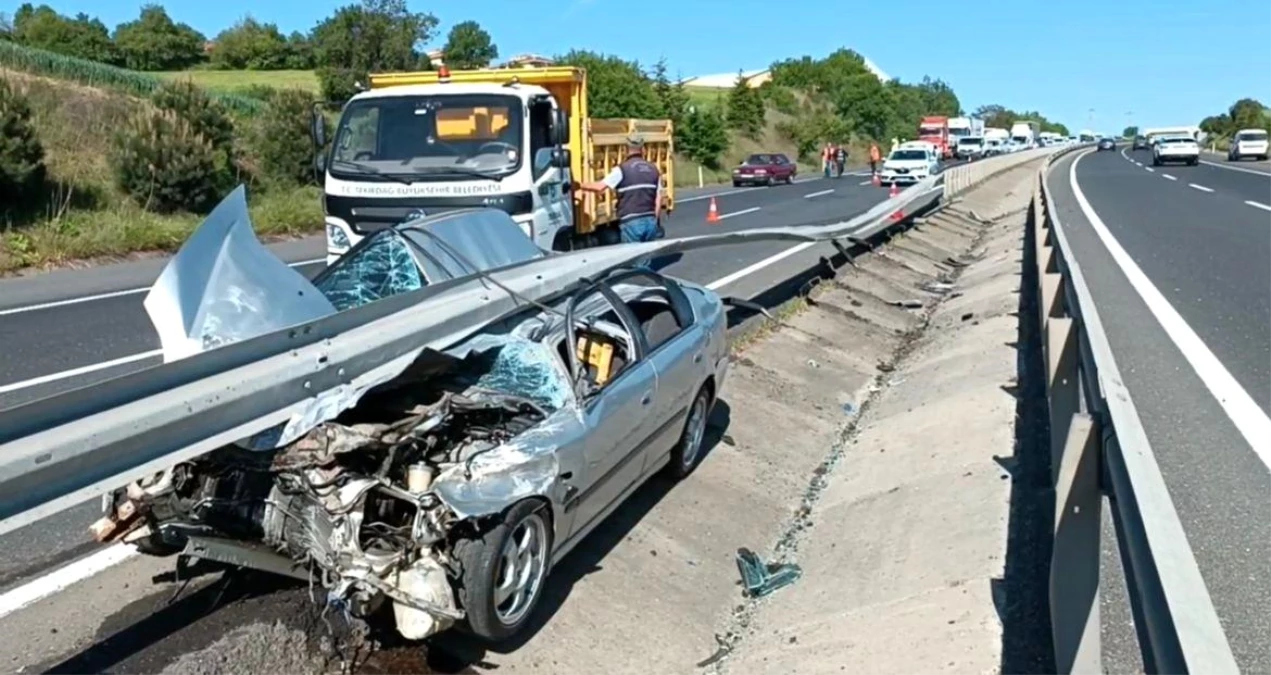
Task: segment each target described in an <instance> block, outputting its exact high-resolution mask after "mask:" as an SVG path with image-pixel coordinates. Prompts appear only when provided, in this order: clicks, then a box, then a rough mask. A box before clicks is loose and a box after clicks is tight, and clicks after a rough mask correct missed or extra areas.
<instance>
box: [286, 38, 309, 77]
mask: <svg viewBox="0 0 1271 675" xmlns="http://www.w3.org/2000/svg"><path fill="white" fill-rule="evenodd" d="M286 67H287V69H288V70H312V69H313V43H312V42H310V41H309V38H308V37H307V36H306V35H305V34H304V33H301V32H299V31H293V32H292V33H291V35H288V36H287V65H286Z"/></svg>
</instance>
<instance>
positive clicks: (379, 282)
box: [313, 230, 425, 312]
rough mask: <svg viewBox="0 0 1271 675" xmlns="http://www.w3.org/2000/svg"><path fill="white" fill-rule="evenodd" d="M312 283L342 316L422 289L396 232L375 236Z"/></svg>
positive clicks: (420, 277)
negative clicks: (379, 301)
mask: <svg viewBox="0 0 1271 675" xmlns="http://www.w3.org/2000/svg"><path fill="white" fill-rule="evenodd" d="M313 283H314V285H315V286H317V287H318V290H319V291H322V294H323V295H325V296H326V297H327V299H328V300H330V301H331V304H332V305H334V306H335V308H336V310H338V311H341V312H343V311H344V310H346V309H353V308H354V307H361V306H362V305H365V304H368V303H372V302H375V301H376V300H382V299H384V298H388V297H392V296H394V295H400V294H402V293H409V292H411V291H417V290H419V289H421V288H423V287H424V285H425V281H424V277H423V275H422V274H421V273H420V271H419V265H418V264H416V262H415V256H414V255H412V254H411V251H410V245H409V244H407V243H406V241H405V240H403V239H402V236H401V234H399V233H398V232H397V231H396V230H383V231H381V232H380V233H378V234H376V235H375V236H374V237H373V238H372V239H371V240H370V241H368V242H367V243H366V245H365V246H363V247H362V248H358V249H355V250H353V251H351V252H349V253H348V254H347V255H345V256H344V257H342V258H340V259H339V260H337V261H336V262H335V264H333V265H332V266H331V267H329V268H327V270H326V271H325V272H323V273H322V274H321V275H319V276H318V278H316V279H314V282H313Z"/></svg>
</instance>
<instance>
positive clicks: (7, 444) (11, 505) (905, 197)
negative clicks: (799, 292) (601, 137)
mask: <svg viewBox="0 0 1271 675" xmlns="http://www.w3.org/2000/svg"><path fill="white" fill-rule="evenodd" d="M1047 152H1050V151H1049V150H1034V151H1026V152H1020V153H1015V154H1012V155H1005V156H1001V157H993V158H989V159H985V160H981V161H979V162H974V163H971V164H967V165H962V166H958V167H954V168H952V169H949V170H948V171H945V172H943V173H941V174H939V175H937V176H935V177H932V178H929V179H927V180H924V181H920V182H919V183H918V184H916V185H913V186H911V187H910V188H908V189H906V190H905V191H903V192H902V193H900V194H899V195H897V196H896V197H895V198H891V199H887V200H885V201H883V202H881V203H880V204H878V205H876V206H875V207H873V208H871V209H869V210H868V211H866V212H865V213H863V214H861V215H859V216H857V217H855V218H852V219H850V220H847V221H844V222H842V223H836V224H832V225H822V226H796V227H770V228H758V229H752V230H744V231H737V232H728V233H723V234H718V235H705V236H700V237H687V238H682V239H671V240H663V241H659V242H652V243H646V244H628V245H623V246H611V247H604V248H599V249H587V250H585V251H577V252H573V253H568V254H563V255H558V256H551V257H549V258H547V259H543V260H538V261H532V262H528V263H523V264H519V265H513V266H509V267H507V268H504V269H500V270H494V271H492V272H490V273H489V274H488V275H486V276H484V277H470V278H465V279H457V280H454V281H450V282H445V283H441V284H437V285H433V286H428V287H426V288H424V289H422V290H419V291H416V292H414V293H408V294H404V295H399V296H395V297H392V298H387V299H385V300H381V301H379V302H375V303H372V304H370V305H366V306H363V307H359V308H357V309H353V310H349V311H345V312H340V313H338V314H335V315H331V316H327V317H324V318H321V319H317V320H314V321H310V322H306V323H303V324H299V325H296V326H293V327H291V328H288V329H284V330H280V331H276V332H274V333H270V334H267V335H261V336H258V337H256V338H253V339H250V340H246V341H244V342H239V343H235V344H230V345H228V346H224V347H221V348H218V349H214V350H211V351H208V352H204V353H201V354H196V355H194V356H192V357H189V358H185V359H181V360H179V361H175V362H172V363H166V364H163V365H160V366H156V367H153V368H147V369H145V370H142V371H138V372H135V373H132V374H129V375H125V376H122V377H119V378H116V379H113V380H109V381H107V382H104V383H101V384H98V385H95V386H91V387H86V388H83V389H77V390H72V391H69V392H66V393H63V394H59V395H56V396H53V397H50V398H46V399H41V400H38V401H34V402H32V403H28V404H26V405H22V406H18V407H16V408H10V409H8V410H3V411H0V534H3V533H5V532H9V531H12V530H14V529H17V528H19V527H22V526H24V525H27V524H30V523H32V522H34V521H36V520H39V519H40V518H43V517H46V516H48V515H51V514H53V513H56V512H58V511H61V510H64V509H67V508H70V507H71V506H74V505H75V504H78V503H80V502H82V501H84V500H86V499H90V498H92V497H96V496H99V495H101V494H104V493H106V492H109V491H110V490H113V489H117V488H119V487H121V486H123V485H126V484H127V483H129V482H131V481H133V480H136V479H138V478H141V477H143V476H145V475H148V474H150V473H154V472H156V471H160V470H162V469H164V468H165V467H167V466H170V465H171V464H174V463H177V462H180V461H184V460H187V459H189V458H191V457H195V456H198V455H200V454H202V453H205V452H207V451H210V450H212V449H213V448H216V447H219V446H221V445H225V444H227V443H230V442H233V441H235V440H238V439H242V438H246V437H248V436H251V435H253V434H256V433H259V432H261V431H264V430H266V429H269V428H271V427H274V426H276V425H278V424H280V423H282V422H284V421H286V420H288V419H291V418H293V417H294V416H296V415H298V414H302V413H301V412H298V411H301V410H302V409H303V408H304V407H305V406H306V404H309V403H312V402H313V401H315V400H321V399H323V398H324V397H329V396H341V395H345V394H347V393H348V392H349V391H351V390H352V391H356V390H358V389H359V388H360V387H365V386H367V384H366V383H367V382H369V381H371V380H373V379H375V377H376V374H377V373H382V372H383V369H392V368H394V367H401V366H402V364H403V363H405V362H410V361H412V360H414V358H415V357H416V356H417V355H418V354H419V353H420V351H422V350H423V349H425V348H429V347H438V346H440V345H446V344H453V343H455V342H457V341H458V340H460V339H462V338H463V337H466V336H467V335H471V334H472V333H474V332H476V331H477V330H479V329H480V328H481V327H482V326H484V325H486V324H488V323H490V322H492V321H495V320H498V319H500V318H503V317H506V316H509V315H511V314H512V313H514V312H516V311H519V310H520V309H522V308H523V307H524V302H525V301H526V300H531V301H535V302H544V301H547V300H549V299H550V298H553V297H558V296H559V295H561V294H563V293H566V292H568V291H569V290H570V289H571V288H573V287H574V286H575V285H576V284H578V283H579V282H580V279H584V278H586V277H592V276H595V275H598V274H602V273H604V272H605V271H607V270H610V269H613V268H615V267H618V266H621V265H625V264H630V263H632V262H634V261H636V260H639V259H642V258H648V257H651V256H657V255H667V254H672V253H676V252H682V251H688V250H693V249H696V248H702V247H705V246H716V245H723V244H733V243H747V242H752V241H774V240H787V241H813V242H815V241H831V242H835V243H836V244H838V241H839V240H840V239H843V238H847V239H853V240H860V239H864V238H868V237H871V236H873V235H875V234H877V233H879V232H881V231H883V230H887V229H890V228H893V227H896V226H898V225H903V224H904V223H905V222H907V221H908V220H909V219H911V218H912V217H913V216H914V215H915V214H917V213H921V212H923V211H925V210H927V209H929V208H930V207H931V206H932V205H933V204H935V203H938V202H939V201H940V200H941V199H942V198H944V199H945V200H946V201H947V199H948V198H949V197H950V194H952V195H956V194H957V193H958V192H960V191H962V190H965V189H967V188H969V187H970V186H973V185H975V184H978V183H979V182H982V181H983V180H986V179H987V178H989V177H991V176H992V175H995V174H997V173H1000V172H1002V171H1006V170H1009V169H1010V168H1013V167H1014V166H1017V165H1019V164H1022V163H1025V162H1028V161H1032V160H1034V159H1036V158H1038V157H1040V156H1043V155H1044V154H1046V153H1047ZM491 280H493V281H494V282H497V283H496V284H495V285H497V286H498V287H499V288H495V287H494V286H493V285H491V283H490V281H491ZM508 289H511V290H513V291H515V296H514V295H512V294H509V293H506V292H505V291H507V290H508Z"/></svg>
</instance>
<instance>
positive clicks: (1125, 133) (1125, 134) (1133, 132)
mask: <svg viewBox="0 0 1271 675" xmlns="http://www.w3.org/2000/svg"><path fill="white" fill-rule="evenodd" d="M1065 135H1067V134H1065ZM1138 135H1139V128H1138V127H1136V126H1134V125H1130V126H1128V127H1126V128H1124V129H1122V130H1121V137H1122V138H1134V137H1135V136H1138Z"/></svg>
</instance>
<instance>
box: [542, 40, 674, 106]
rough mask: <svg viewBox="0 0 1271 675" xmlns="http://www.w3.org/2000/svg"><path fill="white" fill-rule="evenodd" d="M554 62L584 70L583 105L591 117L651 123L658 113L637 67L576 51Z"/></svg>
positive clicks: (645, 78) (648, 84)
mask: <svg viewBox="0 0 1271 675" xmlns="http://www.w3.org/2000/svg"><path fill="white" fill-rule="evenodd" d="M556 62H557V63H559V64H560V65H563V66H577V67H580V68H585V69H587V104H588V106H589V107H590V114H591V116H592V117H600V118H623V117H635V118H642V119H655V118H657V117H658V115H659V114H661V112H662V106H661V103H660V102H659V101H658V96H657V93H656V92H654V90H653V82H652V81H651V80H650V79H649V78H648V76H646V75H645V74H644V71H642V70H641V69H640V64H638V63H635V62H631V61H624V60H622V59H620V58H618V57H616V56H608V55H603V54H597V53H595V52H588V51H580V50H574V51H571V52H569V53H568V54H565V55H564V56H560V57H558V58H557V59H556Z"/></svg>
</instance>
